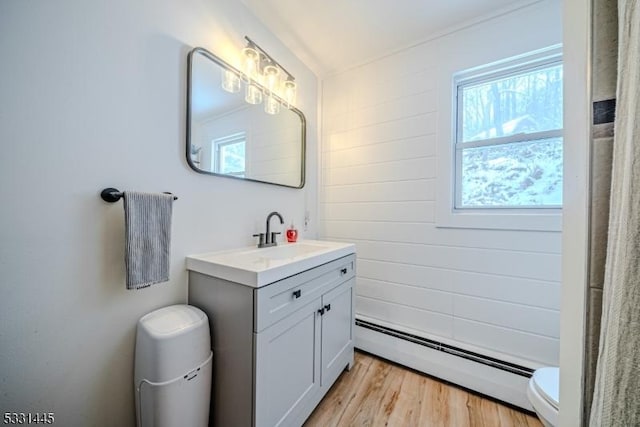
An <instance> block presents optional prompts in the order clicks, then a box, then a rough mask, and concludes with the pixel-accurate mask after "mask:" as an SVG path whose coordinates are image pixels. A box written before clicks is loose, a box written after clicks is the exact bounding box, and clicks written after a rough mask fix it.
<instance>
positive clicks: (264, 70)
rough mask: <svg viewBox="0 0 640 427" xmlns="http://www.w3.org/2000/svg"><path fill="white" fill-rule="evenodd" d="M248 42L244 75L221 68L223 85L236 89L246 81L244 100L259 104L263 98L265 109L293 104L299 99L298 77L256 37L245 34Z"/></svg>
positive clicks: (272, 110) (275, 111)
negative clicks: (258, 41)
mask: <svg viewBox="0 0 640 427" xmlns="http://www.w3.org/2000/svg"><path fill="white" fill-rule="evenodd" d="M245 40H246V41H247V45H246V47H245V48H244V49H242V75H238V74H237V73H234V72H233V71H230V70H224V71H223V72H222V88H223V89H224V90H226V91H227V92H231V93H236V92H239V91H240V89H241V85H242V82H244V84H245V97H244V99H245V101H246V102H247V103H249V104H260V103H261V102H262V100H263V98H264V100H265V103H264V111H265V112H266V113H267V114H278V113H279V112H280V106H281V105H283V106H284V107H285V108H289V109H291V108H293V107H294V104H295V102H296V94H297V85H296V82H295V78H294V77H293V76H292V75H291V73H289V72H288V71H287V70H286V69H285V68H284V67H283V66H282V65H280V64H278V63H277V62H276V61H275V60H274V59H273V58H272V57H271V56H270V55H269V54H268V53H266V52H265V51H264V49H262V48H261V47H260V46H258V45H257V44H256V43H255V42H254V41H253V40H251V39H250V38H249V37H246V36H245Z"/></svg>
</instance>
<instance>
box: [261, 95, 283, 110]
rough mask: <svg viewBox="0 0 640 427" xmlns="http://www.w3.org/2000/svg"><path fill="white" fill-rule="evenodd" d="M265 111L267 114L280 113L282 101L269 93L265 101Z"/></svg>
mask: <svg viewBox="0 0 640 427" xmlns="http://www.w3.org/2000/svg"><path fill="white" fill-rule="evenodd" d="M264 112H265V113H267V114H278V113H279V112H280V101H278V99H277V98H276V97H275V96H273V95H268V96H267V98H266V99H265V101H264Z"/></svg>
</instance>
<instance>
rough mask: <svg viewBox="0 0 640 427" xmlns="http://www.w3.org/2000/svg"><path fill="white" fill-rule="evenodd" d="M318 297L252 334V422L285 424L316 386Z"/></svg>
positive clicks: (317, 365)
mask: <svg viewBox="0 0 640 427" xmlns="http://www.w3.org/2000/svg"><path fill="white" fill-rule="evenodd" d="M320 302H321V301H320V298H317V299H316V300H314V301H313V302H311V303H310V304H308V305H306V306H304V307H302V308H300V310H298V311H296V312H294V313H292V314H291V315H289V316H288V317H285V318H284V319H282V320H280V321H279V322H277V323H275V324H273V325H272V326H270V327H269V328H267V329H265V330H264V331H262V332H260V333H257V334H255V335H254V336H255V340H256V347H255V350H256V354H255V362H256V363H255V366H256V372H255V402H254V403H255V406H254V407H255V423H254V425H256V426H259V427H262V426H279V425H288V424H290V423H291V421H290V420H292V419H296V418H297V417H298V416H299V415H300V413H301V411H305V410H306V406H308V405H309V401H310V400H312V397H313V396H314V395H315V393H317V392H318V390H319V389H320V362H319V359H320V314H319V313H318V312H317V310H318V308H319V307H320Z"/></svg>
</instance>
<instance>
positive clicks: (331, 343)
mask: <svg viewBox="0 0 640 427" xmlns="http://www.w3.org/2000/svg"><path fill="white" fill-rule="evenodd" d="M354 282H355V279H350V280H347V281H346V282H344V283H343V284H341V285H340V286H338V287H337V288H334V289H333V290H331V291H329V292H327V293H326V294H324V295H323V296H322V306H323V307H324V310H325V312H324V314H323V315H322V359H321V360H322V373H321V376H320V378H321V382H322V386H323V387H324V386H330V385H331V384H332V383H333V382H334V381H335V380H336V378H338V375H340V373H341V372H342V371H343V369H344V368H345V367H346V366H347V364H350V363H352V362H353V285H354ZM327 308H329V309H328V310H327Z"/></svg>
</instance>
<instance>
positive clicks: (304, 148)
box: [185, 47, 307, 189]
mask: <svg viewBox="0 0 640 427" xmlns="http://www.w3.org/2000/svg"><path fill="white" fill-rule="evenodd" d="M195 54H200V55H203V56H205V57H206V58H208V59H210V60H211V61H213V62H214V63H216V64H218V65H219V66H220V67H222V68H225V69H228V70H231V71H233V72H234V73H236V74H237V75H243V73H242V72H240V70H238V69H236V68H235V67H233V66H231V65H229V64H227V63H226V62H225V61H224V60H222V59H221V58H219V57H218V56H216V55H214V54H213V53H211V52H209V51H208V50H206V49H204V48H202V47H196V48H194V49H193V50H191V52H189V55H188V57H187V122H186V152H185V154H186V158H187V163H188V164H189V167H191V169H193V170H194V171H196V172H198V173H201V174H204V175H214V176H219V177H223V178H231V179H239V180H242V181H253V182H261V183H264V184H271V185H278V186H280V187H288V188H298V189H299V188H303V187H304V185H305V176H306V157H307V120H306V118H305V116H304V114H303V113H302V111H300V110H298V109H297V108H295V107H293V106H292V107H291V108H290V110H291V111H292V112H294V113H295V114H297V115H298V117H300V127H301V135H300V143H301V145H302V147H301V150H300V151H301V156H302V158H301V159H300V185H297V186H295V185H287V184H280V183H277V182H270V181H262V180H259V179H252V178H243V177H238V176H233V175H225V174H220V173H216V172H209V171H205V170H202V169H199V168H198V167H197V166H196V165H195V164H194V163H193V159H192V158H191V116H192V112H191V100H192V99H193V93H192V91H193V85H192V82H193V81H192V80H193V58H194V55H195ZM254 84H256V85H257V86H258V87H260V89H263V90H264V89H265V88H264V87H263V86H261V85H260V84H258V83H254Z"/></svg>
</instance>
